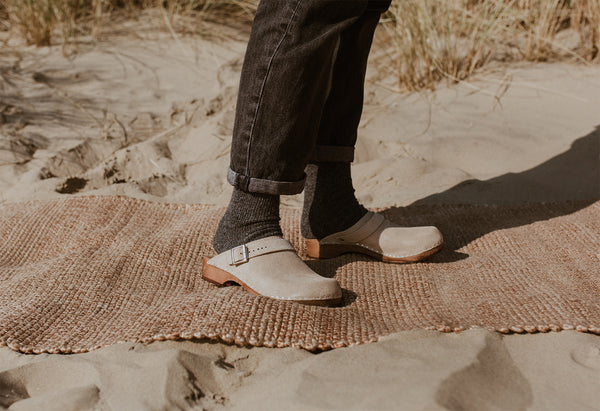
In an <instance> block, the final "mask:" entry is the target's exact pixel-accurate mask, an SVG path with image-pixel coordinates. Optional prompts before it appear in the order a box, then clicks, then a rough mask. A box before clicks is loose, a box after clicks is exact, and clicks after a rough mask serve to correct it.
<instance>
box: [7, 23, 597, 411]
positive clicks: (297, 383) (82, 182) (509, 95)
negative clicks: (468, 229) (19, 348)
mask: <svg viewBox="0 0 600 411" xmlns="http://www.w3.org/2000/svg"><path fill="white" fill-rule="evenodd" d="M218 30H219V33H220V35H219V38H218V39H217V38H206V37H204V38H203V37H198V36H195V37H192V36H185V37H178V38H174V37H172V36H171V35H170V34H168V33H164V32H162V31H160V30H153V29H151V28H148V27H146V28H144V29H138V28H136V27H135V26H132V27H131V28H129V29H127V30H125V29H124V30H123V31H122V32H120V33H113V34H111V35H110V36H106V37H105V38H104V39H102V40H101V41H91V40H90V41H87V40H85V39H81V41H80V42H79V43H78V44H77V47H76V49H75V50H76V52H74V53H72V54H67V55H65V53H64V50H63V49H62V48H61V47H59V46H54V47H50V48H39V49H36V48H30V47H24V46H19V45H13V46H12V47H6V48H5V49H4V50H2V52H0V66H1V70H2V71H1V74H2V82H1V84H2V99H0V123H1V124H0V202H13V201H22V200H29V199H50V198H56V197H59V196H71V195H89V194H101V195H110V194H120V195H127V196H133V197H138V198H144V199H149V200H153V201H162V202H178V203H209V204H217V205H226V204H227V201H228V199H229V195H230V193H231V187H230V186H229V185H228V184H227V183H226V181H225V174H226V169H227V165H228V162H229V146H230V138H231V137H230V136H231V132H232V124H233V118H234V108H235V100H236V93H237V83H238V78H239V72H240V68H241V64H242V59H243V52H244V48H245V41H246V39H247V31H245V30H243V29H242V30H239V29H235V28H224V27H219V29H218ZM208 32H210V30H208ZM386 56H387V54H386V50H385V48H384V46H383V45H382V44H381V43H378V44H377V45H376V46H375V48H374V50H373V53H372V65H371V67H370V70H369V73H368V81H367V91H366V101H365V108H364V115H363V121H362V123H361V127H360V130H359V143H358V145H357V155H356V161H355V162H354V164H353V169H352V172H353V178H354V182H355V186H356V189H357V196H358V197H359V199H360V200H361V201H362V202H363V204H365V205H366V206H368V207H371V208H385V207H391V206H402V205H408V204H415V203H444V204H450V203H452V204H454V203H477V204H516V203H522V202H550V201H563V200H575V199H592V198H595V199H597V198H599V197H600V164H599V163H600V159H599V153H600V110H599V109H598V107H600V67H598V65H595V66H583V65H577V66H576V65H569V64H564V63H561V64H541V63H540V64H521V65H510V66H498V67H492V68H491V69H488V70H486V71H485V72H484V73H481V74H478V75H477V76H476V77H474V78H472V79H471V80H469V82H468V83H463V84H455V85H450V86H444V85H441V86H440V88H439V89H438V90H437V91H436V92H435V93H413V94H403V93H398V92H397V91H396V90H395V89H396V87H397V86H396V83H395V80H394V79H393V77H391V76H390V74H389V70H386V66H388V65H389V64H390V61H389V60H388V59H387V57H386ZM301 202H302V197H301V195H299V196H286V197H284V198H283V200H282V203H283V205H284V206H287V207H298V206H300V205H301ZM473 274H474V275H476V274H477V273H473ZM598 392H600V337H599V336H595V335H591V334H584V333H578V332H574V331H562V332H558V333H552V332H551V333H545V334H528V335H502V334H497V333H493V332H489V331H487V330H483V329H474V330H469V331H464V332H461V333H458V334H454V333H452V334H444V333H438V332H433V331H424V330H414V331H410V332H403V333H398V334H394V335H390V336H386V337H384V338H382V339H381V341H379V342H377V343H372V344H366V345H361V346H356V347H351V348H341V349H336V350H333V351H327V352H322V353H318V354H314V353H310V352H307V351H303V350H298V349H291V348H286V349H268V348H244V347H236V346H229V345H226V344H221V343H213V342H190V341H182V342H175V341H168V342H155V343H151V344H133V343H123V344H117V345H113V346H109V347H106V348H102V349H99V350H96V351H92V352H89V353H85V354H76V355H48V354H42V355H25V354H21V353H17V352H13V351H11V350H10V349H8V348H7V347H2V348H0V406H2V407H5V408H9V409H11V410H12V409H15V410H17V409H18V410H38V409H45V410H54V409H56V410H71V409H72V410H80V409H116V410H134V409H219V408H233V409H257V410H258V409H261V410H262V409H292V410H294V409H408V410H414V409H419V410H421V409H422V410H435V409H451V410H492V409H501V410H522V409H535V410H574V409H599V407H600V406H599V405H598Z"/></svg>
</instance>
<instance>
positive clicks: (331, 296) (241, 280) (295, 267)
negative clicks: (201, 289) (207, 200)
mask: <svg viewBox="0 0 600 411" xmlns="http://www.w3.org/2000/svg"><path fill="white" fill-rule="evenodd" d="M202 278H204V279H205V280H208V281H210V282H212V283H214V284H217V285H221V286H223V285H230V284H232V283H235V284H239V285H240V286H242V287H243V288H244V289H245V290H246V291H248V292H250V293H252V294H256V295H263V296H265V297H270V298H274V299H276V300H285V301H295V302H298V303H302V304H308V305H322V306H336V305H339V304H340V303H341V301H342V289H341V288H340V285H339V284H338V282H337V281H336V280H335V279H333V278H325V277H322V276H320V275H319V274H317V273H315V272H314V271H313V270H311V269H310V268H309V267H308V266H307V265H306V263H305V262H304V261H303V260H302V259H301V258H300V257H298V255H297V254H296V250H295V249H294V247H293V246H292V244H290V242H289V241H288V240H286V239H284V238H281V237H278V236H273V237H267V238H263V239H260V240H256V241H251V242H249V243H247V244H243V245H241V246H238V247H235V248H232V249H231V250H228V251H225V252H223V253H221V254H218V255H216V256H215V257H213V258H211V259H210V260H209V259H207V258H204V264H203V267H202Z"/></svg>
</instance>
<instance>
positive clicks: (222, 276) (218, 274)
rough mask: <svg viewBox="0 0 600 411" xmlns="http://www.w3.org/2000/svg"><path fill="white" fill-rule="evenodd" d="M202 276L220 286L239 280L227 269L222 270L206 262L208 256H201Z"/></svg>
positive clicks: (236, 282)
mask: <svg viewBox="0 0 600 411" xmlns="http://www.w3.org/2000/svg"><path fill="white" fill-rule="evenodd" d="M202 278H203V279H205V280H206V281H209V282H211V283H213V284H216V285H220V286H225V285H229V284H231V283H235V284H238V283H239V280H238V279H237V278H235V277H234V276H232V275H231V274H229V273H228V272H227V271H223V270H221V269H220V268H217V267H214V266H212V265H210V264H208V258H206V257H203V258H202Z"/></svg>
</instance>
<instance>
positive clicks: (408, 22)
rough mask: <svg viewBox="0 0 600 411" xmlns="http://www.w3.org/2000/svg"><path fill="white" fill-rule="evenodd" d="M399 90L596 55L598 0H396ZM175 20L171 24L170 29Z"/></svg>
mask: <svg viewBox="0 0 600 411" xmlns="http://www.w3.org/2000/svg"><path fill="white" fill-rule="evenodd" d="M257 3H258V2H257V1H256V0H0V20H1V21H0V24H1V27H3V28H4V30H11V31H16V32H18V33H20V35H21V36H22V37H23V38H24V39H25V40H26V41H27V43H29V44H35V45H38V46H44V45H49V44H52V43H59V42H63V43H66V42H69V41H71V40H73V39H74V38H77V36H80V35H85V34H92V35H93V36H99V35H101V32H102V29H103V27H105V26H106V24H107V23H108V22H109V18H110V16H114V15H115V13H118V14H119V15H121V16H123V15H125V16H128V17H130V18H133V17H134V16H136V15H138V14H139V10H140V9H154V10H160V13H155V15H156V18H157V19H159V22H160V24H161V25H163V27H166V28H167V29H168V30H170V31H171V32H172V33H173V34H174V35H175V31H180V32H181V31H183V32H192V33H197V32H198V29H197V27H196V26H197V25H198V22H199V21H201V20H213V21H215V20H216V21H229V22H231V21H237V22H244V23H249V22H250V21H251V18H252V14H253V12H254V11H255V10H256V7H257ZM382 24H383V25H384V26H385V27H386V29H387V31H388V33H389V36H390V39H391V40H392V41H391V43H392V44H394V45H395V47H394V48H393V49H391V50H390V51H389V53H390V57H391V58H392V59H393V60H394V61H395V63H396V64H395V65H396V70H397V75H398V80H399V85H400V87H401V88H403V89H408V90H419V89H424V88H433V87H434V86H435V84H436V83H437V82H439V81H440V80H448V81H451V82H456V81H461V80H464V79H466V78H468V77H469V76H470V75H471V74H472V73H473V72H474V71H475V70H477V69H479V68H481V67H483V66H485V65H486V64H488V63H489V62H492V61H502V62H515V61H551V60H564V59H572V60H576V61H579V62H582V63H589V62H592V61H598V60H599V59H598V52H599V48H600V0H444V1H439V0H406V1H396V2H394V3H393V4H392V6H391V8H390V10H389V12H388V13H386V15H385V17H384V19H383V23H382ZM174 27H175V28H176V30H174Z"/></svg>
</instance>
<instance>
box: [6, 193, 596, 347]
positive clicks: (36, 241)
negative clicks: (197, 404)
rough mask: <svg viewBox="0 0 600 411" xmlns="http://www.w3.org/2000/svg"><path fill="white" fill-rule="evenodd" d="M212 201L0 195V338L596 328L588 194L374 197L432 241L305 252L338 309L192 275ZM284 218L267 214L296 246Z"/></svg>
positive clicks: (16, 342)
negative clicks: (312, 256) (336, 293)
mask: <svg viewBox="0 0 600 411" xmlns="http://www.w3.org/2000/svg"><path fill="white" fill-rule="evenodd" d="M222 212H223V209H222V208H216V207H211V206H204V205H173V204H160V203H153V202H147V201H142V200H136V199H131V198H125V197H74V198H68V199H59V200H53V201H45V202H42V201H35V202H27V203H13V204H7V205H4V206H2V207H0V342H1V343H3V344H6V345H8V346H9V347H10V348H13V349H15V350H19V351H22V352H26V353H41V352H50V353H59V352H62V353H71V352H84V351H89V350H92V349H95V348H98V347H102V346H105V345H109V344H114V343H118V342H124V341H130V342H149V341H154V340H164V339H179V338H182V339H194V338H198V339H206V338H208V339H217V340H221V341H224V342H232V343H236V344H240V345H255V346H268V347H286V346H294V347H302V348H305V349H308V350H316V349H329V348H336V347H343V346H350V345H354V344H360V343H366V342H371V341H376V340H377V339H378V338H379V337H380V336H384V335H387V334H391V333H394V332H398V331H402V330H410V329H415V328H426V329H434V330H440V331H458V330H462V329H466V328H470V327H485V328H488V329H491V330H497V331H500V332H545V331H550V330H555V331H557V330H561V329H577V330H579V331H588V332H593V333H600V255H599V253H600V201H598V202H592V201H590V202H587V203H586V202H573V203H560V204H534V205H525V206H518V207H487V206H446V205H440V206H415V207H406V208H397V209H391V210H386V211H384V213H385V214H386V215H387V216H388V217H389V218H391V219H392V220H394V221H397V222H399V223H402V224H406V225H422V224H435V225H437V226H438V227H440V229H441V230H442V232H443V233H444V235H445V238H446V247H445V249H444V250H443V251H442V252H440V253H439V254H437V255H436V256H434V257H433V258H432V259H431V260H429V261H427V262H423V263H418V264H408V265H393V264H385V263H380V262H376V261H374V260H372V259H370V258H368V257H362V256H360V255H357V254H348V255H344V256H341V257H338V258H334V259H331V260H325V261H317V260H309V261H308V263H309V265H310V266H311V267H312V268H313V269H314V270H316V271H317V272H318V273H320V274H321V275H324V276H328V277H332V276H333V277H335V278H336V279H338V280H339V282H340V284H341V286H342V287H343V289H344V306H343V307H339V308H324V307H309V306H303V305H300V304H297V303H291V302H278V301H274V300H271V299H268V298H265V297H257V296H253V295H250V294H248V293H246V292H244V291H243V290H242V289H241V288H240V287H225V288H218V287H216V286H214V285H212V284H210V283H207V282H205V281H203V280H202V279H201V267H202V264H201V261H202V257H203V256H211V255H212V254H213V251H212V248H211V239H212V236H213V233H214V231H215V229H216V226H217V222H218V220H219V217H220V216H221V214H222ZM298 220H299V211H298V210H289V209H284V210H283V211H282V225H283V227H284V231H285V235H286V237H287V238H289V239H290V240H291V241H292V243H293V244H294V245H295V246H296V248H297V250H298V251H299V254H300V255H301V256H303V257H305V256H306V254H305V249H304V245H303V243H302V241H301V238H300V235H299V228H298ZM305 258H306V257H305Z"/></svg>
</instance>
